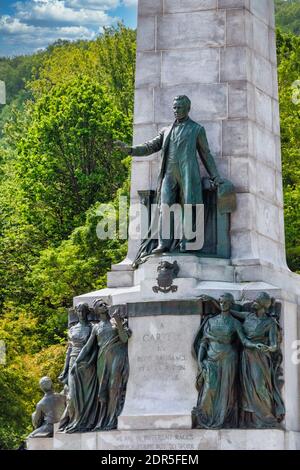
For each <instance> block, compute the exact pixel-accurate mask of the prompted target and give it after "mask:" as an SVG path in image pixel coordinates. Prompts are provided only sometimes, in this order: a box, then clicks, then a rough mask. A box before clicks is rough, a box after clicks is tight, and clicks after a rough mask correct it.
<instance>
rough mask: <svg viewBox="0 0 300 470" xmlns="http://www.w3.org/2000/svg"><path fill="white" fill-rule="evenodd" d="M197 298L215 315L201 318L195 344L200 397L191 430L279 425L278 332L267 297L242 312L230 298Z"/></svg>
mask: <svg viewBox="0 0 300 470" xmlns="http://www.w3.org/2000/svg"><path fill="white" fill-rule="evenodd" d="M201 300H202V301H203V302H206V303H207V305H210V306H211V310H212V312H213V313H212V314H211V315H210V314H209V313H208V315H207V316H205V317H204V319H203V322H202V324H201V327H200V331H199V333H198V334H197V337H196V340H195V343H194V350H195V353H196V356H197V358H198V366H199V375H198V378H197V388H198V391H199V398H198V404H197V407H196V408H194V410H193V412H192V418H193V427H195V428H207V429H224V428H237V427H241V428H255V429H262V428H265V429H268V428H275V427H279V426H280V424H279V423H280V422H281V421H282V420H283V418H284V415H285V408H284V403H283V400H282V397H281V391H280V388H281V362H282V355H281V351H280V342H281V334H280V326H279V323H278V316H276V313H275V310H274V309H272V300H271V298H270V296H269V295H268V294H266V293H262V294H260V295H259V296H258V298H257V299H256V300H255V301H254V302H252V303H251V304H250V307H251V311H240V310H242V308H241V306H240V305H238V304H235V303H234V299H233V297H232V295H231V294H224V296H222V297H221V298H220V299H219V301H216V300H215V299H213V298H211V297H208V296H202V297H201ZM215 312H217V313H215ZM241 321H242V322H243V323H242V322H241Z"/></svg>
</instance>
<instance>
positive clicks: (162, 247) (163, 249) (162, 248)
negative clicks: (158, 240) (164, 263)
mask: <svg viewBox="0 0 300 470" xmlns="http://www.w3.org/2000/svg"><path fill="white" fill-rule="evenodd" d="M167 251H169V247H168V246H165V245H158V247H157V248H155V250H153V251H152V254H153V255H161V254H162V253H166V252H167Z"/></svg>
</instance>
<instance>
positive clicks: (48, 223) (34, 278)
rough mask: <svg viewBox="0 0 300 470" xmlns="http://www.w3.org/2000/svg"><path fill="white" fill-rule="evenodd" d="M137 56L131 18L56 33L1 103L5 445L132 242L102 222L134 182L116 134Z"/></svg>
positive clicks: (0, 441) (24, 427)
mask: <svg viewBox="0 0 300 470" xmlns="http://www.w3.org/2000/svg"><path fill="white" fill-rule="evenodd" d="M105 44H107V47H108V45H109V47H110V53H109V57H104V51H105V47H106V46H105ZM121 56H122V60H121V61H120V64H119V69H120V70H119V71H118V70H113V71H112V73H110V71H109V66H110V65H109V62H108V60H111V61H112V62H111V63H114V64H115V67H118V60H119V59H117V58H120V57H121ZM134 58H135V32H133V31H131V30H128V29H126V28H125V27H123V26H122V25H120V26H119V27H118V28H115V29H110V30H107V31H105V33H104V34H103V35H102V36H100V37H99V38H98V39H97V41H92V42H78V43H72V44H69V43H64V44H61V43H59V44H56V45H55V46H53V47H51V48H49V50H48V51H47V53H45V54H44V55H43V57H42V58H41V62H40V65H39V68H38V69H36V70H35V71H34V74H33V75H32V76H31V77H32V78H31V81H29V82H27V84H26V90H21V91H19V90H17V89H16V90H15V93H16V95H15V99H12V100H11V101H10V104H9V105H8V106H6V107H5V108H4V110H3V112H2V117H3V121H5V126H4V129H3V136H2V138H1V139H0V252H1V257H0V278H1V283H0V340H4V341H5V343H6V346H7V351H8V356H7V364H6V365H5V366H3V365H0V397H3V398H0V415H1V420H0V448H13V447H14V448H15V447H16V446H17V445H18V444H19V443H20V441H21V440H22V439H23V438H24V435H26V434H27V433H28V432H29V431H30V428H31V425H30V414H31V413H32V411H33V410H34V404H35V403H36V401H37V400H38V398H39V397H40V396H41V393H40V391H39V387H38V380H39V378H40V377H41V376H42V375H45V374H46V373H47V374H48V375H49V374H50V376H51V377H52V378H53V379H54V380H56V377H57V375H58V374H59V371H60V370H61V368H62V366H63V360H64V351H65V345H64V344H65V338H66V325H67V313H66V308H67V307H70V306H71V305H72V298H73V297H74V296H75V295H79V294H81V293H82V292H83V291H89V290H92V289H94V288H98V287H99V288H101V287H104V285H105V282H106V273H107V270H108V269H109V268H110V265H111V263H114V262H119V261H121V260H122V258H124V257H125V254H126V242H124V241H119V240H108V241H105V240H103V241H101V240H99V239H98V238H97V234H96V227H97V224H98V223H99V220H100V219H101V217H99V215H98V212H97V207H98V204H99V203H103V202H106V203H108V202H110V201H112V204H113V205H112V209H113V208H114V207H115V208H117V203H118V197H119V194H128V186H129V185H128V173H129V172H128V170H129V166H130V165H129V161H128V160H127V159H125V160H123V157H122V156H121V155H120V154H119V153H118V152H115V151H114V149H113V148H112V140H114V139H118V138H121V139H124V140H127V141H130V140H131V132H132V110H133V81H134V67H135V65H134ZM37 70H38V72H37ZM4 78H5V77H4ZM22 93H23V95H21V94H22ZM12 98H13V97H12ZM16 99H18V102H16ZM5 113H6V115H4V114H5ZM118 188H121V189H118ZM57 386H58V384H57ZM6 407H8V409H6Z"/></svg>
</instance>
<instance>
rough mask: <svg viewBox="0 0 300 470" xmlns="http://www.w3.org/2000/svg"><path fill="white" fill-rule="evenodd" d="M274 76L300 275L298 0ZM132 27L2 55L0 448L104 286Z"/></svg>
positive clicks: (125, 185)
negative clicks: (88, 296)
mask: <svg viewBox="0 0 300 470" xmlns="http://www.w3.org/2000/svg"><path fill="white" fill-rule="evenodd" d="M276 4H277V23H278V26H279V29H278V34H277V49H278V73H279V84H280V107H281V108H280V109H281V131H282V153H283V174H284V192H285V205H286V208H285V217H286V242H287V254H288V263H289V266H290V268H291V269H293V270H294V271H298V272H299V273H300V243H299V242H300V145H299V144H300V139H299V137H300V126H299V114H300V104H298V105H296V104H293V103H292V93H293V88H292V84H293V82H294V81H296V80H300V37H299V34H300V0H294V1H284V0H277V1H276ZM134 72H135V31H132V30H130V29H128V28H126V27H124V26H123V25H119V26H118V27H116V28H112V29H107V30H106V31H105V32H104V33H103V34H102V35H101V36H99V37H98V38H97V39H96V40H94V41H78V42H75V43H68V42H64V41H59V42H57V43H55V44H53V45H52V46H50V47H48V49H47V50H45V51H42V52H38V53H36V54H34V55H31V56H20V57H15V58H11V59H8V58H0V79H1V80H4V81H5V82H6V85H7V105H6V106H2V107H1V108H0V340H4V341H5V343H6V347H7V363H6V365H0V449H6V448H17V447H18V445H19V444H20V443H21V441H22V439H24V437H25V436H26V435H27V434H28V433H29V432H30V430H31V425H30V423H31V419H30V416H31V413H32V412H33V411H34V407H35V404H36V402H37V401H38V400H39V399H40V396H41V395H40V391H39V388H38V380H39V378H40V377H41V376H43V375H45V374H47V375H50V376H51V377H52V379H53V380H54V381H55V383H56V386H57V389H58V390H59V389H60V388H61V387H59V385H58V383H57V379H56V377H57V376H58V375H59V372H60V371H61V369H62V366H63V361H64V354H65V338H66V323H67V314H66V308H67V307H69V306H70V305H71V304H72V298H73V297H74V296H75V295H79V294H81V293H83V292H87V291H90V290H94V289H99V288H102V287H105V285H106V272H107V270H108V269H109V268H110V266H111V264H112V263H117V262H119V261H121V260H122V259H123V258H124V257H125V254H126V251H127V246H126V243H124V242H122V241H118V240H113V241H107V242H104V241H100V240H98V238H97V236H96V225H97V223H98V222H99V216H97V214H96V208H97V205H98V204H99V203H102V202H103V203H108V202H111V203H112V204H114V206H115V207H117V202H118V197H119V195H120V194H124V195H127V194H128V189H129V174H130V159H128V158H125V159H124V157H122V155H120V153H118V152H116V151H114V149H113V146H112V141H113V140H115V139H121V140H125V141H127V142H130V141H131V138H132V135H131V134H132V121H133V94H134Z"/></svg>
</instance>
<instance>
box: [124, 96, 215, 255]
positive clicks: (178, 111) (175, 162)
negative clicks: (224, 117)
mask: <svg viewBox="0 0 300 470" xmlns="http://www.w3.org/2000/svg"><path fill="white" fill-rule="evenodd" d="M190 109H191V101H190V99H189V98H188V97H187V96H184V95H183V96H177V97H175V98H174V102H173V111H174V116H175V121H174V123H173V124H172V125H171V126H170V127H168V128H165V129H163V130H162V131H161V132H160V133H159V134H158V136H157V137H155V138H154V139H153V140H150V141H149V142H146V143H145V144H143V145H138V146H135V147H130V146H128V145H126V144H124V143H123V142H119V141H117V142H116V145H117V146H118V148H119V149H121V150H122V151H123V152H124V153H128V154H129V155H132V156H138V157H142V156H148V155H151V154H153V153H156V152H159V151H160V150H161V151H162V159H161V168H160V174H159V178H158V185H157V192H156V203H157V205H158V207H159V209H160V213H159V230H158V246H156V248H154V249H151V250H149V249H148V253H147V254H150V253H153V254H161V253H165V252H168V251H173V250H174V248H175V245H174V240H172V237H171V236H170V237H169V238H168V239H166V238H164V236H163V230H162V226H163V220H165V215H166V214H164V208H167V209H168V208H169V207H170V206H172V205H174V204H180V205H181V206H182V207H183V208H184V206H185V205H190V206H192V207H195V206H197V205H200V204H203V190H202V180H201V174H200V166H199V163H200V162H199V158H198V154H199V156H200V159H201V161H202V163H203V165H204V167H205V169H206V171H207V173H208V174H209V176H210V178H211V180H212V181H213V182H214V183H215V185H216V186H218V185H220V184H222V183H223V182H224V181H223V180H222V179H221V177H220V175H219V172H218V170H217V167H216V163H215V160H214V158H213V156H212V154H211V152H210V149H209V145H208V142H207V138H206V132H205V129H204V127H202V126H201V125H200V124H197V123H196V122H194V121H193V120H192V119H190V117H189V112H190ZM184 212H185V211H184ZM184 212H183V214H184ZM168 216H169V213H168ZM183 217H184V216H183ZM193 225H194V224H193ZM185 226H186V224H185V221H183V227H185ZM187 241H189V240H187V239H186V238H185V236H184V235H183V237H182V239H181V240H180V241H179V249H180V251H181V252H183V253H184V252H185V251H186V243H187Z"/></svg>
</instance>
